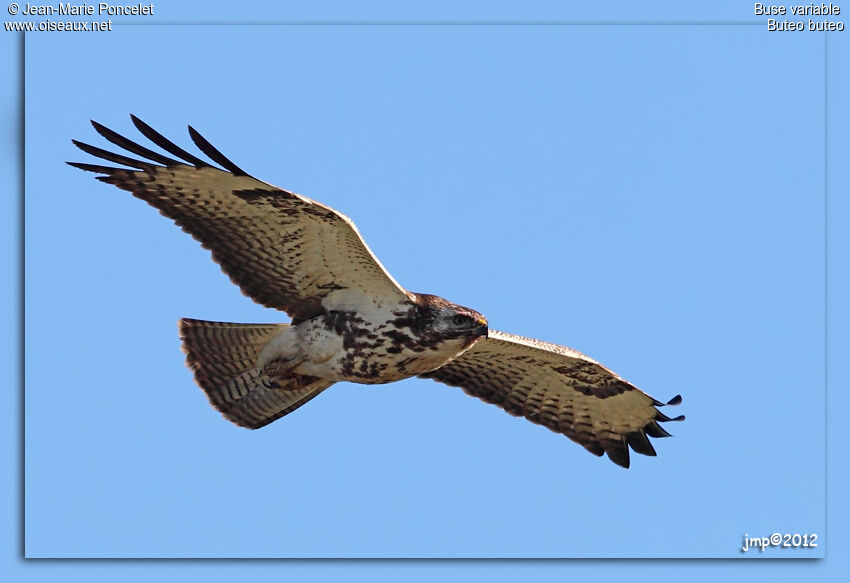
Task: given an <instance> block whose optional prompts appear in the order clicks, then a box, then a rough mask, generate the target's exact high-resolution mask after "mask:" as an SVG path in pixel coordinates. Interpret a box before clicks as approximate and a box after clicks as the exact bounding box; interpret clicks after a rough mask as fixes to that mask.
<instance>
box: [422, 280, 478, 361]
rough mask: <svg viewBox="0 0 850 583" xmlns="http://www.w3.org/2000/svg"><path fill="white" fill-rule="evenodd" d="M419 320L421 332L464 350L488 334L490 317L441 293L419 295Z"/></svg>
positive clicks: (437, 340) (434, 339)
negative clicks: (437, 294)
mask: <svg viewBox="0 0 850 583" xmlns="http://www.w3.org/2000/svg"><path fill="white" fill-rule="evenodd" d="M416 321H417V322H416V324H417V328H418V329H419V332H420V334H422V335H424V336H428V337H429V338H430V339H432V340H433V341H436V342H440V343H442V342H449V343H451V344H457V345H458V346H459V347H461V348H463V349H465V348H469V347H470V346H472V345H473V344H474V343H475V341H476V340H478V339H479V338H482V337H485V336H487V318H485V317H484V316H482V315H481V314H480V313H478V312H476V311H475V310H472V309H470V308H465V307H463V306H459V305H457V304H453V303H452V302H450V301H448V300H445V299H443V298H441V297H438V296H432V295H428V294H416Z"/></svg>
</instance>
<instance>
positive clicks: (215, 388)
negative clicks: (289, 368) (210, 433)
mask: <svg viewBox="0 0 850 583" xmlns="http://www.w3.org/2000/svg"><path fill="white" fill-rule="evenodd" d="M178 326H179V329H180V339H181V340H182V341H183V352H185V353H186V363H187V364H188V366H189V368H191V369H192V372H193V373H194V374H195V381H196V382H197V383H198V385H199V386H200V387H201V388H202V389H203V390H204V392H205V393H206V395H207V397H208V398H209V400H210V403H211V404H212V406H213V407H215V408H216V409H217V410H218V411H220V412H221V414H222V415H224V417H225V418H227V419H228V420H229V421H232V422H233V423H235V424H236V425H240V426H242V427H247V428H249V429H258V428H260V427H263V426H264V425H268V424H269V423H271V422H272V421H275V420H276V419H280V418H281V417H283V416H284V415H286V414H287V413H290V412H292V411H294V410H295V409H297V408H298V407H300V406H301V405H303V404H304V403H306V402H307V401H309V400H310V399H312V398H313V397H315V396H316V395H318V394H319V393H321V392H322V391H324V390H325V389H326V388H328V387H329V386H331V385H332V384H333V383H332V382H330V381H326V380H322V379H317V378H314V377H306V376H301V375H289V376H274V377H270V376H268V375H267V374H266V372H265V371H264V370H262V369H259V368H257V357H258V355H259V354H260V352H261V351H262V349H263V347H265V346H266V344H268V343H269V341H270V340H271V339H272V338H274V337H275V336H276V335H277V334H279V333H280V332H281V331H283V330H284V329H286V328H287V327H288V326H289V325H288V324H231V323H227V322H207V321H204V320H193V319H190V318H183V319H181V320H180V321H179V323H178Z"/></svg>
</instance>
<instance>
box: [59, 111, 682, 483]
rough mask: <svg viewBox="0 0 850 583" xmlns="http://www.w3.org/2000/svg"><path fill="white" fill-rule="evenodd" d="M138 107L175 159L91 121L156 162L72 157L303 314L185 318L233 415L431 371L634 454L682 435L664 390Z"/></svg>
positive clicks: (196, 358)
mask: <svg viewBox="0 0 850 583" xmlns="http://www.w3.org/2000/svg"><path fill="white" fill-rule="evenodd" d="M132 120H133V123H134V125H135V126H136V127H137V128H138V130H139V131H140V132H141V133H142V134H143V135H144V136H145V137H147V138H148V139H149V140H151V141H152V142H153V143H154V144H155V145H157V146H159V147H160V148H162V149H163V150H164V151H166V152H168V154H170V155H171V156H173V158H172V157H171V156H166V155H163V154H161V153H158V152H155V151H153V150H150V149H149V148H147V147H145V146H142V145H140V144H138V143H136V142H133V141H131V140H128V139H126V138H124V137H122V136H121V135H119V134H117V133H115V132H113V131H112V130H110V129H108V128H106V127H104V126H102V125H100V124H98V123H96V122H92V123H93V125H94V127H95V130H97V132H98V133H100V134H101V135H102V136H103V137H104V138H106V139H107V140H108V141H110V142H112V143H113V144H115V145H116V146H119V147H120V148H122V149H124V150H126V151H127V152H128V153H130V154H134V155H135V156H139V157H141V158H142V159H139V158H133V157H129V156H127V155H124V154H118V153H113V152H110V151H107V150H103V149H101V148H98V147H95V146H91V145H88V144H85V143H82V142H78V141H76V140H75V141H74V144H76V145H77V146H78V147H79V148H80V149H82V150H83V151H85V152H87V153H89V154H91V155H93V156H96V157H98V158H101V159H103V160H106V161H108V162H111V163H113V164H117V165H119V166H123V167H126V168H122V167H115V166H101V165H95V164H87V163H78V162H69V164H71V165H72V166H75V167H77V168H81V169H83V170H87V171H92V172H96V173H98V174H100V176H98V177H97V178H98V179H99V180H102V181H103V182H107V183H109V184H114V185H116V186H118V187H119V188H122V189H124V190H128V191H130V192H131V193H132V194H133V195H134V196H136V197H138V198H140V199H142V200H144V201H145V202H147V203H148V204H150V205H151V206H153V207H155V208H157V209H159V211H160V212H161V213H162V214H163V215H164V216H166V217H168V218H170V219H172V220H174V222H175V223H176V224H177V225H178V226H180V227H182V229H183V230H184V231H186V232H187V233H189V234H190V235H192V236H193V237H194V238H195V239H197V240H198V241H200V242H201V244H202V245H203V246H204V247H205V248H207V249H209V250H210V251H211V252H212V257H213V259H214V260H215V261H216V262H217V263H219V264H220V265H221V268H222V270H223V271H224V272H225V273H226V274H227V275H228V276H229V277H230V279H231V280H232V281H233V282H234V283H235V284H236V285H238V286H239V287H240V288H241V289H242V291H243V292H244V293H245V294H246V295H247V296H249V297H250V298H252V299H254V300H255V301H257V302H259V303H260V304H262V305H264V306H266V307H270V308H276V309H278V310H282V311H284V312H286V313H287V314H289V315H290V317H291V318H292V322H291V324H231V323H220V322H206V321H202V320H192V319H182V320H180V323H179V327H180V337H181V339H182V340H183V349H184V351H185V353H186V360H187V363H188V365H189V367H190V368H191V369H192V370H193V371H194V374H195V380H196V381H197V383H198V385H200V387H201V388H202V389H203V390H204V392H205V393H206V394H207V397H208V398H209V400H210V403H211V404H212V405H213V406H214V407H215V408H216V409H218V410H219V411H220V412H221V413H222V414H223V415H224V416H225V417H226V418H227V419H229V420H230V421H232V422H234V423H236V424H238V425H241V426H243V427H249V428H252V429H256V428H258V427H262V426H264V425H267V424H268V423H271V422H272V421H274V420H276V419H279V418H280V417H282V416H284V415H286V414H287V413H289V412H291V411H293V410H295V409H297V408H298V407H300V406H301V405H303V404H304V403H306V402H307V401H309V400H310V399H312V398H313V397H315V396H316V395H318V394H319V393H321V392H322V391H324V390H325V389H327V388H328V387H330V386H331V385H332V384H333V383H335V382H338V381H351V382H356V383H364V384H377V383H387V382H393V381H397V380H401V379H404V378H408V377H411V376H416V375H419V376H422V377H425V378H433V379H435V380H438V381H440V382H444V383H446V384H449V385H454V386H459V387H462V388H463V390H464V391H466V392H467V393H469V394H470V395H473V396H476V397H479V398H480V399H482V400H484V401H486V402H488V403H494V404H496V405H499V406H500V407H502V408H503V409H504V410H505V411H507V412H508V413H511V414H512V415H521V416H524V417H525V418H527V419H529V420H530V421H532V422H534V423H539V424H541V425H544V426H545V427H548V428H549V429H552V430H553V431H556V432H558V433H563V434H564V435H566V436H567V437H569V438H570V439H572V440H574V441H576V442H577V443H579V444H581V445H583V446H584V447H585V448H586V449H587V450H588V451H590V452H591V453H593V454H595V455H602V454H603V453H607V454H608V457H609V458H610V459H611V460H612V461H614V462H615V463H617V464H619V465H621V466H624V467H628V465H629V447H631V449H633V450H634V451H636V452H638V453H642V454H645V455H655V450H654V449H653V447H652V445H651V444H650V442H649V439H648V436H650V437H665V436H667V435H669V434H668V433H667V432H666V431H664V429H662V428H661V426H660V425H659V422H664V421H671V419H670V418H669V417H667V416H666V415H664V414H663V413H661V412H660V411H659V410H658V409H657V407H660V406H662V405H664V404H665V403H661V402H659V401H657V400H655V399H653V398H652V397H650V396H649V395H647V394H645V393H643V392H642V391H640V390H638V389H637V388H635V387H634V386H632V385H631V384H629V383H627V382H626V381H624V380H623V379H621V378H620V377H618V376H617V375H615V374H614V373H612V372H611V371H609V370H608V369H606V368H605V367H603V366H602V365H600V364H598V363H597V362H595V361H593V360H592V359H590V358H588V357H586V356H584V355H583V354H581V353H579V352H576V351H574V350H571V349H569V348H565V347H562V346H557V345H554V344H548V343H545V342H540V341H537V340H531V339H528V338H522V337H519V336H514V335H511V334H506V333H504V332H496V331H493V330H488V327H487V320H486V319H485V318H484V316H482V315H481V314H479V313H478V312H476V311H474V310H471V309H469V308H464V307H463V306H458V305H457V304H453V303H452V302H449V301H448V300H445V299H443V298H440V297H437V296H433V295H428V294H416V293H413V292H409V291H407V290H405V289H404V288H403V287H401V286H400V285H399V284H398V283H397V282H396V281H395V280H394V279H393V278H392V276H390V274H389V273H387V271H386V270H385V269H384V268H383V266H382V265H381V264H380V262H379V261H378V259H377V258H376V257H375V256H374V254H373V253H372V252H371V251H370V250H369V247H368V246H367V245H366V243H365V242H364V241H363V239H362V237H361V236H360V234H359V233H358V231H357V228H356V227H355V226H354V223H353V222H352V221H351V220H350V219H349V218H348V217H346V216H344V215H342V214H341V213H339V212H337V211H335V210H333V209H331V208H329V207H326V206H324V205H322V204H321V203H318V202H315V201H313V200H310V199H308V198H306V197H303V196H301V195H298V194H295V193H293V192H289V191H286V190H283V189H280V188H277V187H275V186H272V185H270V184H267V183H265V182H262V181H260V180H257V179H256V178H253V177H252V176H250V175H248V174H247V173H246V172H245V171H243V170H242V169H241V168H239V167H238V166H236V165H235V164H234V163H233V162H231V161H230V160H228V159H227V158H225V157H224V156H223V155H222V154H221V152H219V151H218V150H217V149H215V148H214V147H213V146H212V145H211V144H210V143H209V142H207V141H206V140H205V139H204V138H203V137H202V136H201V135H200V134H198V132H196V131H195V130H194V129H192V128H191V127H190V128H189V134H190V136H191V138H192V140H193V141H194V142H195V144H196V145H197V146H198V148H200V150H201V151H202V152H203V153H204V154H206V155H207V156H208V157H209V158H210V159H211V160H212V161H213V162H214V163H216V164H218V165H220V166H221V168H217V167H215V166H213V165H212V164H210V163H209V162H206V161H204V160H202V159H200V158H197V157H196V156H194V155H192V154H190V153H189V152H187V151H185V150H183V149H182V148H180V147H179V146H177V145H175V144H173V143H172V142H170V141H168V140H167V139H165V138H164V137H163V136H162V135H161V134H159V133H158V132H156V131H155V130H153V129H152V128H151V127H150V126H148V125H147V124H145V123H144V122H142V121H141V120H139V119H138V118H136V117H132ZM680 401H681V399H680V398H679V397H675V398H674V399H672V400H670V401H669V402H668V403H666V404H668V405H674V404H678V403H679V402H680ZM683 418H684V417H681V416H680V417H678V418H676V420H678V419H683Z"/></svg>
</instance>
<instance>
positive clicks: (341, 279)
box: [69, 116, 408, 320]
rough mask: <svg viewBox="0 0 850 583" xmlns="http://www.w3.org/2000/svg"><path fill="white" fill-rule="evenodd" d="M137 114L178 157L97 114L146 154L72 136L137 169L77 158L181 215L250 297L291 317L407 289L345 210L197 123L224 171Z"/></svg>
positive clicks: (112, 137)
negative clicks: (242, 156)
mask: <svg viewBox="0 0 850 583" xmlns="http://www.w3.org/2000/svg"><path fill="white" fill-rule="evenodd" d="M132 119H133V123H134V124H135V126H136V127H137V128H138V129H139V131H140V132H141V133H142V134H143V135H144V136H145V137H147V138H148V139H149V140H151V142H153V143H154V144H156V145H157V146H159V147H160V148H162V149H163V150H165V151H167V152H168V153H169V154H171V155H172V156H175V157H177V158H179V159H180V160H176V159H173V158H170V157H168V156H164V155H162V154H160V153H158V152H154V151H152V150H150V149H148V148H146V147H144V146H141V145H139V144H137V143H135V142H133V141H130V140H128V139H126V138H124V137H122V136H120V135H119V134H117V133H115V132H114V131H112V130H110V129H109V128H106V127H104V126H102V125H100V124H98V123H96V122H92V124H93V125H94V128H95V130H97V132H98V133H99V134H100V135H102V136H103V137H104V138H106V139H107V140H109V141H110V142H112V143H113V144H115V145H116V146H119V147H120V148H123V149H124V150H126V151H127V152H129V153H132V154H135V155H136V156H140V157H141V158H143V160H139V159H136V158H131V157H128V156H125V155H123V154H116V153H112V152H109V151H107V150H103V149H101V148H97V147H95V146H91V145H89V144H85V143H82V142H78V141H76V140H74V144H76V145H77V146H78V147H79V148H80V149H81V150H83V151H84V152H87V153H89V154H92V155H93V156H97V157H98V158H101V159H104V160H107V161H109V162H111V163H114V164H119V165H122V166H128V167H129V168H131V169H124V168H116V167H111V166H100V165H95V164H84V163H79V162H69V164H71V165H72V166H75V167H77V168H81V169H83V170H88V171H91V172H97V173H98V174H102V175H103V176H98V177H97V178H98V179H99V180H102V181H103V182H107V183H109V184H114V185H115V186H117V187H118V188H122V189H124V190H129V191H130V192H131V193H133V195H134V196H136V197H137V198H140V199H142V200H144V201H145V202H147V203H148V204H150V205H151V206H153V207H155V208H157V209H159V211H160V213H161V214H163V215H164V216H166V217H168V218H170V219H172V220H174V222H175V223H176V224H177V225H178V226H180V227H182V228H183V230H184V231H186V232H187V233H189V234H190V235H192V236H193V237H194V238H195V239H197V240H198V241H200V242H201V244H202V245H203V246H204V247H205V248H207V249H209V250H210V251H211V252H212V257H213V259H214V260H215V261H216V262H217V263H219V264H220V265H221V268H222V271H224V273H226V274H227V275H228V276H230V279H231V280H232V281H233V283H235V284H236V285H238V286H239V287H240V288H241V289H242V292H243V293H245V295H247V296H249V297H251V298H252V299H253V300H255V301H256V302H259V303H260V304H262V305H264V306H266V307H270V308H277V309H279V310H283V311H285V312H287V313H288V314H289V315H290V316H292V318H293V320H295V319H305V318H309V317H311V316H313V315H315V314H317V313H320V312H321V311H322V306H321V301H322V299H323V298H325V296H327V295H328V294H330V293H332V292H334V291H337V290H357V291H359V292H363V293H364V294H365V295H366V296H367V297H370V298H376V299H379V300H380V299H384V300H386V301H401V300H403V299H405V298H406V297H408V295H407V294H408V292H406V291H405V290H404V288H402V287H401V286H400V285H399V284H398V283H397V282H396V281H395V280H394V279H393V278H392V276H391V275H390V274H389V273H387V271H386V269H384V267H383V266H382V265H381V263H380V262H379V261H378V259H377V258H376V257H375V255H374V254H373V253H372V251H371V250H370V249H369V247H368V246H367V245H366V243H365V241H363V238H362V237H361V236H360V233H359V232H358V231H357V227H355V226H354V223H353V222H352V221H351V219H349V218H348V217H346V216H345V215H343V214H341V213H339V212H337V211H335V210H334V209H332V208H329V207H327V206H325V205H323V204H320V203H318V202H316V201H313V200H310V199H308V198H306V197H303V196H301V195H298V194H295V193H293V192H289V191H286V190H283V189H280V188H277V187H275V186H272V185H270V184H267V183H265V182H262V181H261V180H257V179H256V178H253V177H252V176H249V175H248V174H247V173H246V172H244V171H243V170H242V169H240V168H239V167H238V166H236V165H235V164H234V163H233V162H231V161H230V160H228V159H227V158H225V157H224V156H223V155H222V154H221V153H220V152H219V151H218V150H216V149H215V148H214V147H213V146H212V145H210V143H209V142H207V140H206V139H204V138H203V137H202V136H201V135H200V134H199V133H198V132H196V131H195V130H194V129H193V128H192V127H189V134H190V136H191V138H192V140H193V141H194V142H195V144H196V145H197V146H198V148H199V149H200V150H201V151H202V152H203V153H204V154H206V155H207V156H209V158H210V159H211V160H212V161H213V162H215V163H217V164H219V165H220V166H222V167H223V168H224V170H222V169H220V168H217V167H215V166H213V165H212V164H211V163H208V162H205V161H204V160H201V159H200V158H197V157H195V156H193V155H192V154H190V153H188V152H186V151H185V150H183V149H182V148H180V147H179V146H176V145H175V144H173V143H171V142H170V141H168V140H167V139H165V138H164V137H163V136H162V135H161V134H159V133H158V132H156V131H155V130H154V129H153V128H151V127H150V126H148V125H147V124H145V123H144V122H142V121H141V120H139V119H138V118H136V117H135V116H132Z"/></svg>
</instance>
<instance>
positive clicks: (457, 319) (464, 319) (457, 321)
mask: <svg viewBox="0 0 850 583" xmlns="http://www.w3.org/2000/svg"><path fill="white" fill-rule="evenodd" d="M471 321H472V318H470V317H469V316H464V315H463V314H456V315H455V316H453V317H452V324H454V325H455V326H464V325H466V324H469V323H470V322H471Z"/></svg>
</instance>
